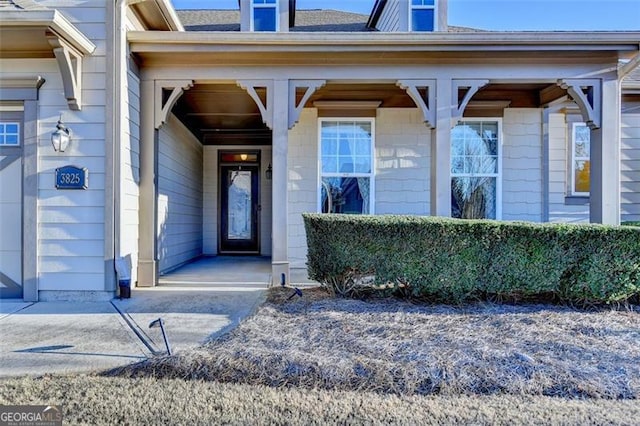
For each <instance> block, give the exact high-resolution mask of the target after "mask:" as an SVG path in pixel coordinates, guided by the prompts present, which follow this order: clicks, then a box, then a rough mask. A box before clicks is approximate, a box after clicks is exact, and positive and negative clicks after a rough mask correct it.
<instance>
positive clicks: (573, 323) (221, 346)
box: [112, 289, 640, 399]
mask: <svg viewBox="0 0 640 426" xmlns="http://www.w3.org/2000/svg"><path fill="white" fill-rule="evenodd" d="M290 292H291V291H290V290H280V289H274V290H272V291H271V293H270V296H269V298H268V300H267V303H265V304H264V305H263V306H262V307H260V308H259V310H258V312H257V313H256V314H255V315H254V316H252V317H251V318H248V319H247V320H246V321H244V322H243V323H242V324H241V325H240V326H239V327H238V328H237V329H235V330H234V331H232V332H231V333H229V334H227V335H226V336H224V337H223V338H222V339H218V340H214V341H212V342H210V343H209V344H207V345H205V346H203V347H201V348H199V349H196V350H192V351H188V352H183V353H179V354H177V355H175V356H172V357H160V358H154V359H151V360H148V361H145V362H142V363H140V364H135V365H132V366H129V367H126V368H123V369H119V370H117V371H114V372H112V374H114V375H117V376H121V377H156V378H188V379H199V380H208V381H218V382H226V383H243V384H251V385H266V386H270V387H302V388H307V389H326V390H345V391H353V390H357V391H370V392H377V393H380V394H393V395H495V394H498V395H501V394H508V395H516V396H532V395H533V396H555V397H562V398H607V399H636V398H639V397H640V344H639V342H640V313H639V312H638V311H637V310H624V311H620V310H611V309H602V310H593V311H581V310H575V309H571V308H568V307H558V306H549V305H525V306H510V305H495V304H477V305H466V306H463V307H453V306H443V305H434V306H429V305H414V304H410V303H407V302H402V301H398V300H371V301H360V300H350V299H336V298H330V297H328V296H326V295H325V294H324V293H323V291H322V290H321V289H316V290H308V291H305V294H304V296H303V297H302V298H299V299H298V298H297V299H294V300H292V301H286V300H285V299H286V296H288V294H290Z"/></svg>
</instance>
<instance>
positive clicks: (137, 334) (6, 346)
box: [0, 286, 266, 376]
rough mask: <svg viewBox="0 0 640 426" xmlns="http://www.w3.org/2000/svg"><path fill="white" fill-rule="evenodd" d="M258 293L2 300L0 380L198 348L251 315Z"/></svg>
mask: <svg viewBox="0 0 640 426" xmlns="http://www.w3.org/2000/svg"><path fill="white" fill-rule="evenodd" d="M265 295H266V290H265V289H264V288H255V287H253V288H252V287H246V288H239V287H238V286H236V287H234V288H227V289H225V288H202V287H199V288H186V289H185V288H184V287H182V288H176V287H156V288H153V289H134V290H133V291H132V296H131V299H124V300H118V299H114V300H113V301H111V302H97V303H96V302H38V303H33V304H32V303H24V302H9V301H0V376H21V375H43V374H53V373H77V372H91V371H99V370H104V369H108V368H113V367H117V366H121V365H125V364H128V363H132V362H136V361H140V360H142V359H145V358H146V357H149V356H153V355H154V354H159V353H164V352H165V345H164V340H163V338H162V334H161V332H160V329H159V328H151V329H150V328H149V323H150V322H151V321H153V320H155V319H158V318H162V319H163V321H164V325H165V330H166V333H167V337H168V340H169V343H170V345H171V347H172V349H173V352H176V351H180V350H184V349H186V348H189V347H194V346H197V345H200V344H202V343H203V342H205V341H206V340H207V339H210V338H213V337H215V336H217V335H220V334H222V333H224V332H226V331H228V330H230V329H231V328H233V327H234V326H236V325H238V324H239V322H240V321H241V320H242V319H243V318H245V317H246V316H248V315H250V314H251V313H252V312H253V311H254V310H255V309H256V308H257V306H258V305H259V304H260V303H261V302H262V301H263V300H264V298H265Z"/></svg>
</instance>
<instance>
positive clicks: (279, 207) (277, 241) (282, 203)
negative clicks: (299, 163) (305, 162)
mask: <svg viewBox="0 0 640 426" xmlns="http://www.w3.org/2000/svg"><path fill="white" fill-rule="evenodd" d="M272 87H273V95H272V96H273V98H272V99H273V104H272V105H273V115H272V119H273V124H272V129H271V130H272V132H273V141H272V144H273V146H272V159H271V162H272V164H273V174H272V197H273V199H272V200H273V201H272V203H273V207H272V209H273V213H272V222H271V244H272V251H271V284H272V285H274V286H275V285H280V282H281V277H282V274H285V279H286V284H289V238H288V229H287V222H288V212H289V208H288V206H289V193H288V192H289V191H288V182H287V181H288V164H287V150H288V145H289V81H288V80H274V81H273V86H272Z"/></svg>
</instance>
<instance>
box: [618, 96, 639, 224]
mask: <svg viewBox="0 0 640 426" xmlns="http://www.w3.org/2000/svg"><path fill="white" fill-rule="evenodd" d="M626 110H629V111H633V112H629V113H626ZM637 111H640V101H639V102H635V103H631V102H629V103H625V104H624V105H623V113H622V126H621V129H620V140H621V164H620V180H621V182H620V189H621V194H620V195H621V197H620V201H621V210H622V212H621V213H622V220H623V221H625V220H634V221H637V220H640V176H639V175H640V173H638V172H640V112H637Z"/></svg>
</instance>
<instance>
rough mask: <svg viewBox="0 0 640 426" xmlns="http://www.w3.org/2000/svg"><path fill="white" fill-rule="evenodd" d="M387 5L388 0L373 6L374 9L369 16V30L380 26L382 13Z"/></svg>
mask: <svg viewBox="0 0 640 426" xmlns="http://www.w3.org/2000/svg"><path fill="white" fill-rule="evenodd" d="M386 5H387V0H376V3H375V4H374V5H373V9H371V13H370V14H369V20H368V21H367V28H375V27H376V25H378V21H379V20H380V16H381V15H382V11H383V10H384V7H385V6H386Z"/></svg>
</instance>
